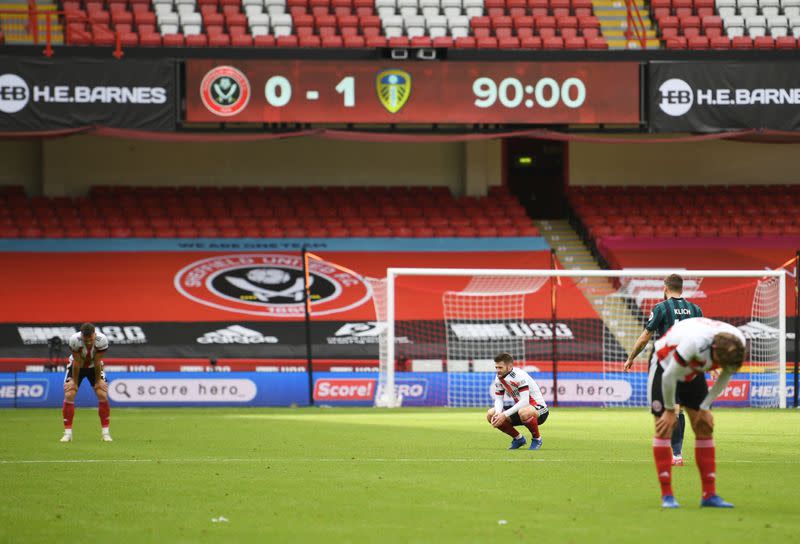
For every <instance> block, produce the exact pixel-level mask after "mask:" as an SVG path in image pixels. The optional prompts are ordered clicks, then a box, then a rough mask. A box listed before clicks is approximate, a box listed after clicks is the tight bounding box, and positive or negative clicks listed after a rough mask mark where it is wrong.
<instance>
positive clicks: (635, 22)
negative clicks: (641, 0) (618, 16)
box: [625, 0, 647, 49]
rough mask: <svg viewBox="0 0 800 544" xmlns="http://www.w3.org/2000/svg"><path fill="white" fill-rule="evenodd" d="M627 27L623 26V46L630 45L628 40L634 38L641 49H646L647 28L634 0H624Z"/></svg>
mask: <svg viewBox="0 0 800 544" xmlns="http://www.w3.org/2000/svg"><path fill="white" fill-rule="evenodd" d="M625 11H626V19H627V27H626V28H625V40H626V44H625V47H626V48H628V47H630V42H631V40H633V39H634V38H635V40H636V41H637V42H639V45H640V46H641V48H642V49H647V30H646V27H645V24H644V20H642V14H641V12H640V11H639V6H638V4H636V3H635V1H634V0H625Z"/></svg>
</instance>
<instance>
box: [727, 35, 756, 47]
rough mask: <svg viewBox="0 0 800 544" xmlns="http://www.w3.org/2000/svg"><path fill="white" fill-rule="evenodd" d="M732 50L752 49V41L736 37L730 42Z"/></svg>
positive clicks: (747, 38)
mask: <svg viewBox="0 0 800 544" xmlns="http://www.w3.org/2000/svg"><path fill="white" fill-rule="evenodd" d="M731 47H732V48H733V49H752V48H753V40H752V38H750V37H749V36H736V37H735V38H733V39H732V40H731Z"/></svg>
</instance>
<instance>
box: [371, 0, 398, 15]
mask: <svg viewBox="0 0 800 544" xmlns="http://www.w3.org/2000/svg"><path fill="white" fill-rule="evenodd" d="M375 11H377V12H378V15H379V16H380V17H382V18H383V17H389V16H391V15H394V14H395V13H397V2H396V1H395V0H375Z"/></svg>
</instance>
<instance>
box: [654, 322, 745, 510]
mask: <svg viewBox="0 0 800 544" xmlns="http://www.w3.org/2000/svg"><path fill="white" fill-rule="evenodd" d="M745 344H746V340H745V337H744V334H742V332H741V331H740V330H739V329H737V328H736V327H734V326H733V325H729V324H727V323H723V322H722V321H715V320H713V319H706V318H704V317H695V318H691V319H686V320H683V321H680V322H678V323H676V324H675V325H674V326H673V327H672V328H671V329H670V330H669V331H667V334H666V335H665V336H663V337H662V338H661V339H659V341H658V342H656V345H655V353H654V354H653V360H654V361H653V364H652V365H651V366H650V375H649V378H648V382H649V387H648V394H649V396H650V398H649V400H650V409H651V411H652V413H653V415H654V416H655V417H656V434H655V437H654V438H653V457H654V458H655V462H656V472H657V473H658V481H659V483H660V484H661V506H662V507H664V508H677V507H678V503H677V501H676V500H675V497H674V495H673V494H672V451H671V447H670V436H671V435H672V431H673V429H674V427H675V421H676V416H675V411H674V408H675V397H676V394H677V395H679V396H680V398H681V402H682V403H683V408H684V409H685V410H686V413H687V414H688V415H689V421H690V423H691V425H692V430H693V431H694V436H695V447H694V455H695V461H696V463H697V468H698V469H699V471H700V481H701V482H702V485H703V498H702V500H701V501H700V506H711V507H715V508H733V505H732V504H731V503H729V502H725V501H724V500H723V499H722V497H720V496H719V495H717V491H716V478H717V476H716V472H717V469H716V454H715V449H714V417H713V416H712V415H711V403H712V402H714V399H716V398H717V397H718V396H719V395H720V393H722V391H723V390H724V389H725V386H727V385H728V382H729V381H730V379H731V376H733V374H734V373H735V372H736V371H737V370H739V367H740V366H741V365H742V361H744V354H745ZM715 369H720V370H721V372H720V374H719V377H718V378H717V380H716V382H715V383H714V386H713V387H712V388H711V390H709V389H708V384H707V383H706V377H705V373H706V372H708V371H711V370H715Z"/></svg>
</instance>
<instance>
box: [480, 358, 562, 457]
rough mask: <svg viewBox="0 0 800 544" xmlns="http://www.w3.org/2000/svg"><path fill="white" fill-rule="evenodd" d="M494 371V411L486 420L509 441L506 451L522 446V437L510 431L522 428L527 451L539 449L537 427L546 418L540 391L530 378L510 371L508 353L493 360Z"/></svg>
mask: <svg viewBox="0 0 800 544" xmlns="http://www.w3.org/2000/svg"><path fill="white" fill-rule="evenodd" d="M494 368H495V371H496V372H497V376H496V377H495V379H494V399H495V400H494V408H492V409H490V410H489V411H488V412H487V413H486V420H487V421H488V422H489V423H491V424H492V426H493V427H495V428H497V429H500V430H501V431H503V432H504V433H506V434H507V435H509V436H510V437H511V438H512V440H511V447H509V448H508V449H510V450H516V449H519V448H521V447H522V446H524V445H525V442H526V441H525V437H524V436H522V435H521V434H520V433H519V432H518V431H517V430H516V429H515V428H514V427H515V426H519V425H524V426H525V427H527V428H528V429H529V430H530V431H531V446H530V448H528V449H531V450H538V449H539V448H541V447H542V436H541V434H539V425H541V424H543V423H544V422H545V420H546V419H547V416H548V415H549V411H548V409H547V403H546V402H545V401H544V397H543V396H542V390H541V389H540V388H539V385H538V384H537V383H536V380H534V379H533V378H532V377H531V376H530V374H528V373H527V372H525V371H524V370H521V369H516V368H514V358H513V357H511V355H509V354H508V353H501V354H499V355H498V356H497V357H495V358H494ZM506 396H508V397H510V398H511V399H512V400H513V401H514V404H513V405H512V406H510V407H508V408H505V407H504V405H503V399H504V398H505V397H506ZM504 408H505V409H504Z"/></svg>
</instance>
